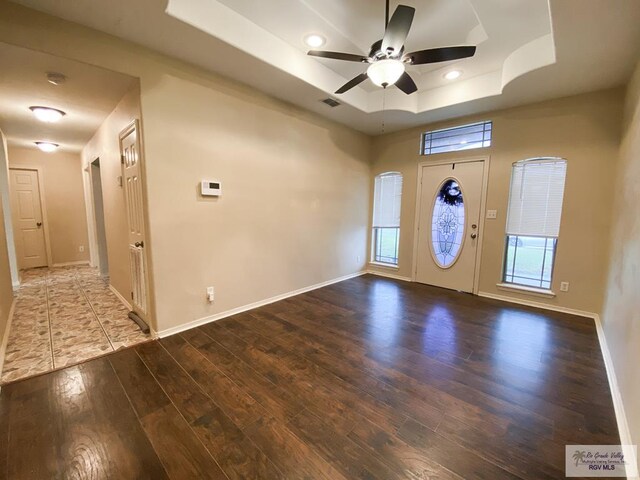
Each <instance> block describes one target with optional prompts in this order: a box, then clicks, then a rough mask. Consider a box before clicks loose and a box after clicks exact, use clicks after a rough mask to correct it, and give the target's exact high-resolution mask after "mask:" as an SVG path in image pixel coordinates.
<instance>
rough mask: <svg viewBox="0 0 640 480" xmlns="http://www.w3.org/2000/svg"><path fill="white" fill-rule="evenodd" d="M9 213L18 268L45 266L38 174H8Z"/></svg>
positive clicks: (15, 172)
mask: <svg viewBox="0 0 640 480" xmlns="http://www.w3.org/2000/svg"><path fill="white" fill-rule="evenodd" d="M9 176H10V182H11V211H12V215H13V229H14V232H15V244H16V255H17V257H18V267H19V268H22V269H24V268H35V267H46V266H47V263H48V262H47V248H46V242H45V236H44V228H43V221H42V204H41V198H40V183H39V181H38V171H37V170H22V169H13V168H12V169H11V170H10V175H9Z"/></svg>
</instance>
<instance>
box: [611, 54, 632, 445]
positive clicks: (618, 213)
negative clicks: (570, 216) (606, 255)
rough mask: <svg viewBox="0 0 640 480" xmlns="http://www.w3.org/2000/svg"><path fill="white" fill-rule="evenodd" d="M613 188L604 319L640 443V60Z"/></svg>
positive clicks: (619, 379) (628, 106)
mask: <svg viewBox="0 0 640 480" xmlns="http://www.w3.org/2000/svg"><path fill="white" fill-rule="evenodd" d="M615 186H616V188H615V189H614V192H615V200H614V207H613V217H614V223H613V226H612V229H611V234H612V236H611V238H612V241H611V259H610V267H609V276H608V282H607V287H606V291H607V297H606V300H605V306H604V312H603V315H602V322H603V326H604V332H605V337H606V339H607V344H608V347H609V351H610V352H611V357H612V360H613V365H614V367H615V373H616V377H617V380H618V384H619V387H620V394H621V396H622V401H623V403H624V408H625V413H626V416H627V421H628V424H629V430H630V433H631V439H632V441H633V442H632V443H634V444H638V443H640V381H639V379H638V365H640V299H639V297H638V295H639V293H640V63H639V64H638V67H637V68H636V72H635V75H634V77H633V79H632V82H631V83H630V85H629V88H628V92H627V101H626V109H625V123H624V135H623V138H622V145H621V148H620V160H619V165H618V172H617V175H616V180H615Z"/></svg>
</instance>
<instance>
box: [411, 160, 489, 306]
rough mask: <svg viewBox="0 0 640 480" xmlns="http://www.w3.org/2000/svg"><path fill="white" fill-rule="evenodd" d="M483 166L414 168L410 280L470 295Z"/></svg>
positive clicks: (478, 232) (480, 163)
mask: <svg viewBox="0 0 640 480" xmlns="http://www.w3.org/2000/svg"><path fill="white" fill-rule="evenodd" d="M483 172H484V161H474V162H460V163H450V164H445V165H425V166H422V167H421V169H420V175H419V180H420V182H421V183H420V191H419V195H420V197H419V220H418V236H417V238H418V241H417V242H418V243H417V262H416V281H418V282H420V283H427V284H429V285H435V286H438V287H444V288H450V289H453V290H458V291H462V292H469V293H471V292H473V285H474V279H475V276H476V258H477V255H476V254H477V252H478V243H479V238H480V237H479V236H480V234H481V232H480V205H481V201H482V183H483Z"/></svg>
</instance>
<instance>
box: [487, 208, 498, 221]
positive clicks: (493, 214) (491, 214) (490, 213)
mask: <svg viewBox="0 0 640 480" xmlns="http://www.w3.org/2000/svg"><path fill="white" fill-rule="evenodd" d="M487 218H491V219H494V218H498V211H497V210H487Z"/></svg>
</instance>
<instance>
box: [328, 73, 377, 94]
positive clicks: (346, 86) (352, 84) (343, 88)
mask: <svg viewBox="0 0 640 480" xmlns="http://www.w3.org/2000/svg"><path fill="white" fill-rule="evenodd" d="M367 78H369V77H368V75H367V74H366V73H361V74H360V75H358V76H357V77H355V78H353V79H351V80H349V81H348V82H347V83H345V84H344V85H343V86H341V87H340V88H339V89H338V90H336V93H344V92H346V91H348V90H351V89H352V88H353V87H355V86H356V85H360V84H361V83H362V82H364V81H365V80H366V79H367Z"/></svg>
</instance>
